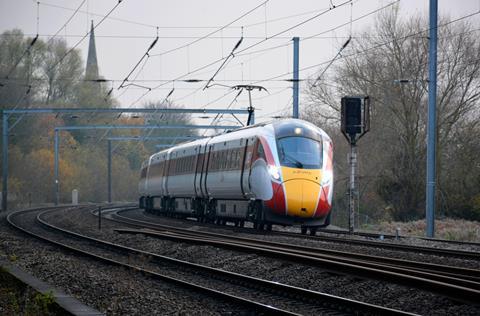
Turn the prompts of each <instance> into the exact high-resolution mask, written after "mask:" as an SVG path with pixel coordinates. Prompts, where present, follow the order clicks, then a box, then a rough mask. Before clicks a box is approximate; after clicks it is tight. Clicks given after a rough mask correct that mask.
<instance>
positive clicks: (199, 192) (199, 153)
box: [194, 145, 205, 196]
mask: <svg viewBox="0 0 480 316" xmlns="http://www.w3.org/2000/svg"><path fill="white" fill-rule="evenodd" d="M203 148H205V147H204V146H203V147H202V145H200V146H198V147H197V148H196V151H195V152H196V153H197V159H196V164H195V180H194V183H195V195H196V196H203V193H202V190H201V188H200V186H201V183H202V181H201V177H202V168H203V159H204V157H205V154H204V153H203V152H202V150H203Z"/></svg>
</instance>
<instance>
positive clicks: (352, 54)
mask: <svg viewBox="0 0 480 316" xmlns="http://www.w3.org/2000/svg"><path fill="white" fill-rule="evenodd" d="M478 14H480V11H478V12H474V13H471V14H467V15H464V16H462V17H459V18H457V19H455V20H451V21H448V22H445V23H443V24H439V25H438V26H437V28H441V27H445V26H447V25H449V24H452V23H455V22H458V21H461V20H464V19H467V18H470V17H472V16H475V15H478ZM429 30H430V29H429V28H427V29H424V30H421V31H417V32H413V33H410V34H407V35H404V36H401V37H397V38H393V39H391V40H388V41H385V42H382V43H379V44H376V45H374V46H371V47H369V48H366V49H364V50H361V51H357V52H354V53H350V54H344V55H341V56H340V57H338V59H344V58H348V57H353V56H356V55H360V54H364V53H367V52H369V51H371V50H374V49H377V48H379V47H382V46H385V45H388V44H391V43H393V42H395V41H398V40H403V39H407V38H410V37H414V36H418V35H420V34H422V33H425V32H428V31H429ZM470 32H471V31H467V32H461V33H459V34H455V35H453V36H460V35H462V34H466V33H470ZM330 62H331V60H327V61H324V62H321V63H317V64H314V65H310V66H306V67H303V68H301V69H300V71H305V70H309V69H313V68H317V67H319V66H322V65H326V64H329V63H330ZM290 74H292V71H290V72H286V73H282V74H280V75H276V76H273V77H269V78H267V79H264V80H258V81H252V82H251V84H257V83H261V82H265V81H271V80H275V79H279V78H282V77H284V76H287V75H290Z"/></svg>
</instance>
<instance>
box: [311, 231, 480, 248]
mask: <svg viewBox="0 0 480 316" xmlns="http://www.w3.org/2000/svg"><path fill="white" fill-rule="evenodd" d="M317 232H319V233H326V234H336V235H349V234H350V233H349V232H348V230H344V229H328V228H321V229H319V230H318V231H317ZM353 235H354V236H361V237H369V238H375V239H379V238H382V237H383V238H385V239H413V238H416V239H422V240H427V241H433V242H440V243H447V244H454V245H462V246H465V245H468V246H477V247H480V243H478V242H474V241H460V240H450V239H442V238H430V237H424V236H405V235H394V234H388V233H382V232H368V231H356V232H354V233H353Z"/></svg>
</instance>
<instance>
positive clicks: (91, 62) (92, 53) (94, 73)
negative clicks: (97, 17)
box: [85, 20, 99, 80]
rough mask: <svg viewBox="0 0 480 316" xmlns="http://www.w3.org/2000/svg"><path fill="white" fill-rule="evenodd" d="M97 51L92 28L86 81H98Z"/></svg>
mask: <svg viewBox="0 0 480 316" xmlns="http://www.w3.org/2000/svg"><path fill="white" fill-rule="evenodd" d="M98 78H99V76H98V64H97V50H96V48H95V33H94V28H93V20H92V26H91V29H90V43H89V45H88V56H87V67H86V69H85V79H90V80H95V79H98Z"/></svg>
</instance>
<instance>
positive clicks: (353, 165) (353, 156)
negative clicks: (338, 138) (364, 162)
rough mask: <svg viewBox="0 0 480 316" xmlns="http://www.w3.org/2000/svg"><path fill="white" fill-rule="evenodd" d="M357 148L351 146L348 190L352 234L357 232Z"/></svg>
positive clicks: (350, 230) (349, 229) (353, 145)
mask: <svg viewBox="0 0 480 316" xmlns="http://www.w3.org/2000/svg"><path fill="white" fill-rule="evenodd" d="M356 174H357V146H356V145H355V144H350V188H349V190H348V198H349V203H348V231H349V232H350V234H352V233H353V232H354V230H355V199H356V198H357V187H356V186H357V184H356V182H355V179H356Z"/></svg>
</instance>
